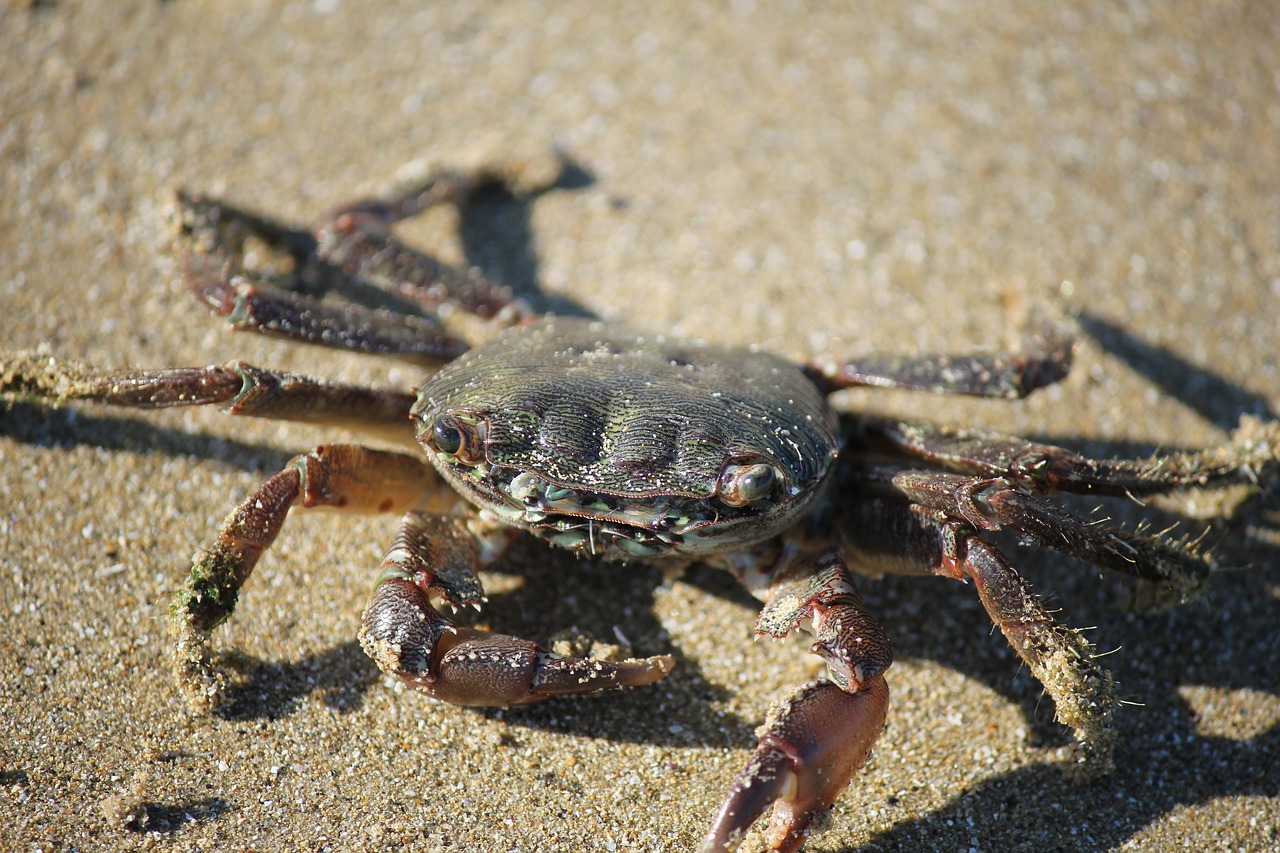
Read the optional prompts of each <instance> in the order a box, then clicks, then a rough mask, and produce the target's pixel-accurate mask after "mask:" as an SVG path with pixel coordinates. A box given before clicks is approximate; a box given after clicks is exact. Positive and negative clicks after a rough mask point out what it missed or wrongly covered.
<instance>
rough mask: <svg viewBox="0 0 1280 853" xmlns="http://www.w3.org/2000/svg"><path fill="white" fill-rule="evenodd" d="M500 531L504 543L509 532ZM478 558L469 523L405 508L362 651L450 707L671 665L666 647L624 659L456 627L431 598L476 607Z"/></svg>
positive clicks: (645, 674) (549, 693) (614, 681)
mask: <svg viewBox="0 0 1280 853" xmlns="http://www.w3.org/2000/svg"><path fill="white" fill-rule="evenodd" d="M502 536H503V538H504V541H505V539H506V537H508V536H509V533H508V532H505V531H504V532H503V533H502ZM492 558H493V555H492V554H490V555H487V558H486V560H485V561H484V562H487V561H488V559H492ZM481 565H482V559H481V549H480V545H479V543H477V540H476V536H475V534H474V533H473V532H472V530H471V529H470V528H469V527H468V525H467V523H466V522H463V521H460V520H457V519H447V518H440V517H436V516H431V515H427V514H425V513H421V512H409V513H407V514H406V515H405V517H404V519H403V520H402V521H401V525H400V532H399V534H398V535H397V537H396V540H395V542H394V544H393V545H392V546H391V549H390V550H389V551H388V552H387V555H386V557H384V558H383V561H382V564H381V565H380V566H379V571H378V580H377V585H376V588H375V589H374V593H373V596H372V597H371V598H370V600H369V604H368V605H367V606H366V607H365V610H364V614H363V616H362V617H361V622H362V627H361V629H360V645H361V646H362V647H363V648H364V650H365V653H366V654H368V655H369V657H371V658H373V660H374V661H375V662H376V663H377V664H378V667H379V668H380V669H381V670H382V671H383V672H386V673H387V674H389V675H395V676H397V677H398V678H400V679H401V680H402V681H403V682H404V683H405V684H407V685H408V686H410V687H412V688H414V689H415V690H419V691H422V692H423V693H426V694H428V695H430V696H433V697H435V698H437V699H440V700H442V701H445V702H450V703H452V704H455V705H481V706H505V705H521V704H527V703H530V702H538V701H541V700H543V699H549V698H552V697H554V696H568V695H575V694H580V693H593V692H597V691H601V690H611V689H616V688H622V687H636V686H639V685H643V684H652V683H653V682H655V681H658V680H659V679H661V678H663V677H664V676H666V675H667V674H668V673H669V672H671V670H672V668H673V667H674V665H675V663H674V661H673V660H672V658H671V657H670V656H668V655H659V656H656V657H650V658H643V659H631V660H623V661H602V660H590V659H587V658H578V657H564V656H560V655H555V654H552V653H551V652H549V651H547V650H546V649H544V648H542V647H541V646H539V645H538V644H536V643H533V642H530V641H528V640H523V639H521V638H519V637H513V636H510V635H507V634H495V633H491V632H489V631H481V630H476V629H472V628H463V627H458V626H455V625H454V624H453V623H452V622H451V621H450V620H448V619H447V618H445V616H444V615H443V614H442V613H440V612H439V611H438V610H437V609H436V607H435V606H434V605H433V603H432V600H431V597H432V595H436V596H438V597H439V598H441V599H442V600H443V601H444V602H445V603H447V604H449V605H450V606H453V607H458V606H462V605H464V604H471V605H475V606H478V605H479V603H480V601H481V600H483V596H482V593H481V592H480V587H479V581H478V580H477V579H476V571H477V569H479V568H480V567H481Z"/></svg>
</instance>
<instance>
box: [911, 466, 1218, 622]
mask: <svg viewBox="0 0 1280 853" xmlns="http://www.w3.org/2000/svg"><path fill="white" fill-rule="evenodd" d="M892 483H893V487H894V488H895V489H896V490H897V491H899V492H901V493H902V494H903V495H905V496H906V497H907V498H908V499H909V500H910V501H912V502H913V503H916V504H919V505H921V506H925V507H930V508H932V509H935V510H938V511H939V512H940V513H942V515H943V516H944V517H947V518H951V519H957V520H963V521H964V522H965V523H966V524H967V525H969V526H971V527H972V528H977V529H979V530H998V529H1000V528H1001V527H1005V526H1007V527H1009V528H1012V529H1013V530H1016V531H1018V532H1020V533H1024V534H1026V535H1027V536H1029V537H1031V538H1032V539H1034V540H1035V541H1037V542H1039V543H1040V544H1042V545H1044V546H1046V547H1049V548H1053V549H1055V550H1057V551H1061V552H1062V553H1064V554H1069V555H1071V556H1074V557H1079V558H1080V559H1082V560H1086V561H1088V562H1091V563H1094V564H1096V565H1099V566H1102V567H1103V568H1107V569H1111V570H1113V571H1120V572H1124V573H1125V574H1128V575H1132V576H1134V577H1137V578H1141V579H1143V580H1147V581H1151V582H1153V583H1155V584H1158V585H1159V586H1160V587H1161V588H1162V589H1164V590H1167V591H1169V592H1170V593H1172V594H1173V596H1174V597H1175V599H1176V600H1178V601H1189V600H1191V599H1192V598H1194V597H1195V596H1196V595H1197V594H1198V592H1199V590H1200V588H1201V587H1202V586H1203V585H1204V582H1205V579H1206V578H1207V577H1208V575H1209V572H1210V570H1211V569H1212V564H1211V563H1210V562H1209V560H1208V558H1206V557H1205V556H1204V555H1202V554H1200V553H1198V552H1197V551H1196V549H1195V544H1194V543H1188V542H1185V541H1181V540H1170V539H1162V538H1160V537H1158V536H1146V535H1143V534H1140V533H1131V532H1129V531H1127V530H1123V529H1121V528H1118V527H1113V526H1109V525H1105V524H1098V523H1090V522H1088V521H1086V520H1084V519H1082V518H1079V517H1077V516H1075V515H1073V514H1071V513H1070V512H1067V511H1066V510H1064V509H1062V508H1060V507H1058V506H1056V505H1054V504H1052V503H1050V502H1049V501H1047V500H1044V499H1043V498H1040V497H1037V496H1036V495H1030V494H1027V493H1026V492H1025V491H1024V490H1023V489H1021V488H1019V487H1018V486H1015V485H1014V484H1013V483H1011V482H1010V481H1009V480H1006V479H1004V478H999V477H997V478H994V479H989V480H984V479H979V478H977V477H966V476H963V475H959V474H942V473H937V472H933V471H899V472H897V473H896V474H894V475H893V479H892Z"/></svg>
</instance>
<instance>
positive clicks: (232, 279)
mask: <svg viewBox="0 0 1280 853" xmlns="http://www.w3.org/2000/svg"><path fill="white" fill-rule="evenodd" d="M182 272H183V277H184V278H185V279H186V282H187V286H188V287H189V288H190V289H191V291H192V292H193V293H195V295H196V296H197V298H199V299H200V301H202V302H204V303H205V304H206V305H208V306H209V307H210V308H212V309H213V312H214V313H215V314H217V315H219V316H221V317H226V318H227V322H228V323H230V324H231V327H232V328H233V329H240V330H245V329H247V330H251V331H255V332H260V333H262V334H265V335H275V336H279V337H283V338H290V339H292V340H297V341H303V342H305V343H310V344H319V345H321V346H327V347H334V348H336V349H345V350H352V351H354V352H363V353H371V354H375V355H395V356H399V357H401V358H405V359H409V360H412V361H416V362H420V363H423V364H428V365H439V364H441V363H442V362H445V361H448V360H449V359H452V358H456V357H457V356H459V355H461V354H462V353H463V352H466V349H467V346H466V344H465V343H464V342H463V341H462V340H460V339H459V338H458V337H456V336H455V335H453V334H451V333H450V332H449V331H447V330H446V329H444V328H443V327H442V326H441V324H440V323H439V322H438V320H437V319H436V318H434V317H426V316H418V315H414V314H402V313H393V312H391V311H385V310H380V309H374V308H366V307H364V306H363V305H357V304H353V303H349V302H343V303H338V304H333V303H330V302H324V301H321V300H319V299H316V298H313V297H309V296H304V295H302V294H300V293H296V292H294V291H291V290H287V289H282V288H279V287H273V286H272V285H270V284H267V283H265V282H264V281H262V280H261V279H260V278H257V277H254V276H252V275H248V274H241V273H239V272H237V271H236V270H235V268H234V266H233V264H231V263H230V262H228V260H227V259H226V258H222V257H219V256H217V255H194V254H186V255H185V256H184V257H183V258H182Z"/></svg>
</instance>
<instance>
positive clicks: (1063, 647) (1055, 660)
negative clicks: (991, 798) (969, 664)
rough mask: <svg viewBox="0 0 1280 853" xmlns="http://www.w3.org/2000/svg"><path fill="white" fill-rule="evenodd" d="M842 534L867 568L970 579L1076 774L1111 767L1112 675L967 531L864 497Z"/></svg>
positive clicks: (897, 502)
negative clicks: (1040, 693) (1034, 684)
mask: <svg viewBox="0 0 1280 853" xmlns="http://www.w3.org/2000/svg"><path fill="white" fill-rule="evenodd" d="M841 536H842V542H843V545H844V549H845V552H846V553H847V554H848V555H849V558H850V559H851V560H852V561H854V564H855V565H857V566H859V567H860V568H861V567H865V569H866V570H867V571H873V572H886V573H894V574H934V575H939V576H941V577H948V578H954V579H956V580H960V581H972V582H973V584H974V587H975V588H976V589H977V592H978V596H979V598H980V599H981V601H982V605H983V607H984V608H985V609H986V611H987V614H988V616H990V618H991V621H992V622H993V623H994V624H995V625H996V627H997V628H999V629H1000V632H1001V633H1002V634H1004V636H1005V639H1006V640H1008V642H1009V645H1010V646H1012V647H1013V650H1014V651H1015V652H1017V653H1018V656H1019V657H1021V658H1022V660H1023V661H1025V662H1026V664H1027V666H1028V667H1029V668H1030V669H1031V672H1032V674H1033V675H1035V677H1036V678H1037V679H1038V680H1039V681H1040V683H1041V684H1043V685H1044V687H1045V690H1046V691H1047V692H1048V693H1049V696H1050V697H1051V698H1052V699H1053V702H1054V706H1055V709H1056V711H1057V718H1058V721H1059V722H1060V723H1062V724H1064V725H1067V726H1070V727H1071V728H1072V729H1074V730H1075V736H1076V741H1077V744H1078V753H1077V757H1078V759H1079V762H1080V769H1081V770H1082V771H1083V772H1084V773H1085V774H1086V775H1094V774H1097V773H1105V772H1107V771H1108V770H1110V769H1111V753H1112V749H1113V745H1114V741H1115V733H1114V731H1113V730H1112V726H1111V718H1112V713H1113V711H1114V709H1115V706H1116V696H1115V684H1114V682H1113V680H1112V678H1111V673H1110V672H1108V671H1107V670H1106V669H1105V668H1104V667H1101V666H1099V665H1098V663H1097V660H1096V657H1095V655H1094V653H1093V647H1092V646H1091V645H1090V644H1089V643H1088V642H1087V641H1086V640H1085V639H1084V638H1083V637H1082V636H1081V635H1080V633H1079V632H1078V631H1076V630H1074V629H1072V628H1070V627H1067V626H1065V625H1063V624H1061V623H1060V622H1058V621H1057V620H1056V619H1054V618H1053V616H1052V615H1051V614H1050V613H1049V612H1048V611H1047V610H1045V608H1044V605H1043V604H1041V603H1040V599H1039V596H1037V595H1036V594H1035V592H1034V591H1032V589H1031V588H1030V587H1029V586H1028V585H1027V583H1026V582H1025V581H1024V580H1023V579H1022V578H1021V576H1019V575H1018V573H1017V571H1015V570H1014V568H1013V566H1011V565H1010V563H1009V561H1008V559H1006V558H1005V556H1004V555H1003V554H1001V553H1000V551H998V550H997V549H996V548H995V547H994V546H992V545H991V544H990V543H988V542H986V541H984V540H983V539H982V538H981V537H980V535H978V532H977V531H976V530H975V529H974V528H973V527H972V526H970V525H968V524H965V523H963V522H960V521H955V520H952V519H951V518H950V517H949V516H948V514H947V513H945V512H942V511H939V510H933V509H929V508H927V507H922V506H916V505H912V504H911V503H910V502H908V501H907V500H904V499H903V498H901V497H888V498H863V499H860V500H857V501H855V502H853V503H851V504H850V505H849V507H847V508H846V510H845V513H844V514H843V515H842V517H841ZM904 546H905V547H904Z"/></svg>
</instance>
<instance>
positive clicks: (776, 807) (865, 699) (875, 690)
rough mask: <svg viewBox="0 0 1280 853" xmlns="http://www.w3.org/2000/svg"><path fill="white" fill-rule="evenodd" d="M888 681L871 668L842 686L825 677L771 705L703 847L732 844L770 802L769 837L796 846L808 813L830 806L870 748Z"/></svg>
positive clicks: (782, 847) (884, 708) (718, 851)
mask: <svg viewBox="0 0 1280 853" xmlns="http://www.w3.org/2000/svg"><path fill="white" fill-rule="evenodd" d="M888 709H889V687H888V685H887V684H885V681H884V678H883V677H880V676H876V677H875V678H872V679H870V680H869V681H867V682H866V683H864V684H862V685H861V686H860V689H859V690H858V691H857V692H856V693H847V692H845V691H844V690H841V689H840V688H839V687H837V686H836V685H835V684H833V683H832V682H830V681H827V680H825V679H819V680H817V681H811V682H809V683H808V684H806V685H805V686H804V687H801V688H800V689H799V690H798V691H796V693H795V694H794V695H792V696H791V697H790V698H789V699H788V700H787V701H786V702H784V703H783V704H782V705H781V706H780V707H778V708H775V709H774V710H773V711H772V712H771V713H770V714H769V717H768V718H767V719H766V720H765V724H764V726H763V727H762V728H761V730H760V737H759V742H758V743H757V745H756V749H755V752H753V753H752V754H751V758H750V760H749V761H748V762H747V766H746V767H744V768H743V769H742V772H741V773H739V774H738V778H737V779H735V780H734V782H733V787H732V788H731V789H730V790H729V794H728V796H726V797H725V800H724V802H723V803H722V804H721V805H720V810H719V811H718V812H717V813H716V818H715V821H714V822H713V823H712V824H711V829H710V831H708V832H707V836H706V838H705V839H703V842H702V853H722V851H726V850H735V849H737V847H738V844H739V843H741V841H742V837H743V836H744V835H745V834H746V831H747V830H748V829H749V828H750V827H751V825H752V824H753V823H755V822H756V819H757V818H759V817H760V815H762V814H764V810H765V809H766V808H768V807H769V805H770V804H772V805H773V817H772V820H771V822H770V827H769V836H768V843H769V848H770V849H772V850H779V851H784V853H789V851H795V850H798V849H800V845H801V844H803V843H804V836H805V829H806V828H807V827H808V826H809V823H810V822H811V821H812V820H813V818H814V816H815V815H817V814H818V813H819V812H821V811H822V810H824V809H826V808H829V807H830V806H831V803H832V802H833V801H834V800H835V798H836V796H837V795H838V794H839V793H840V792H841V791H842V790H844V787H845V786H846V785H848V784H849V780H850V779H851V778H853V774H854V773H856V772H857V770H858V768H859V767H861V766H862V764H863V763H864V762H865V761H866V760H867V756H869V755H870V754H871V747H872V745H873V744H874V743H875V742H876V738H878V737H879V736H880V732H881V730H882V729H884V720H885V715H886V713H887V712H888Z"/></svg>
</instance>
